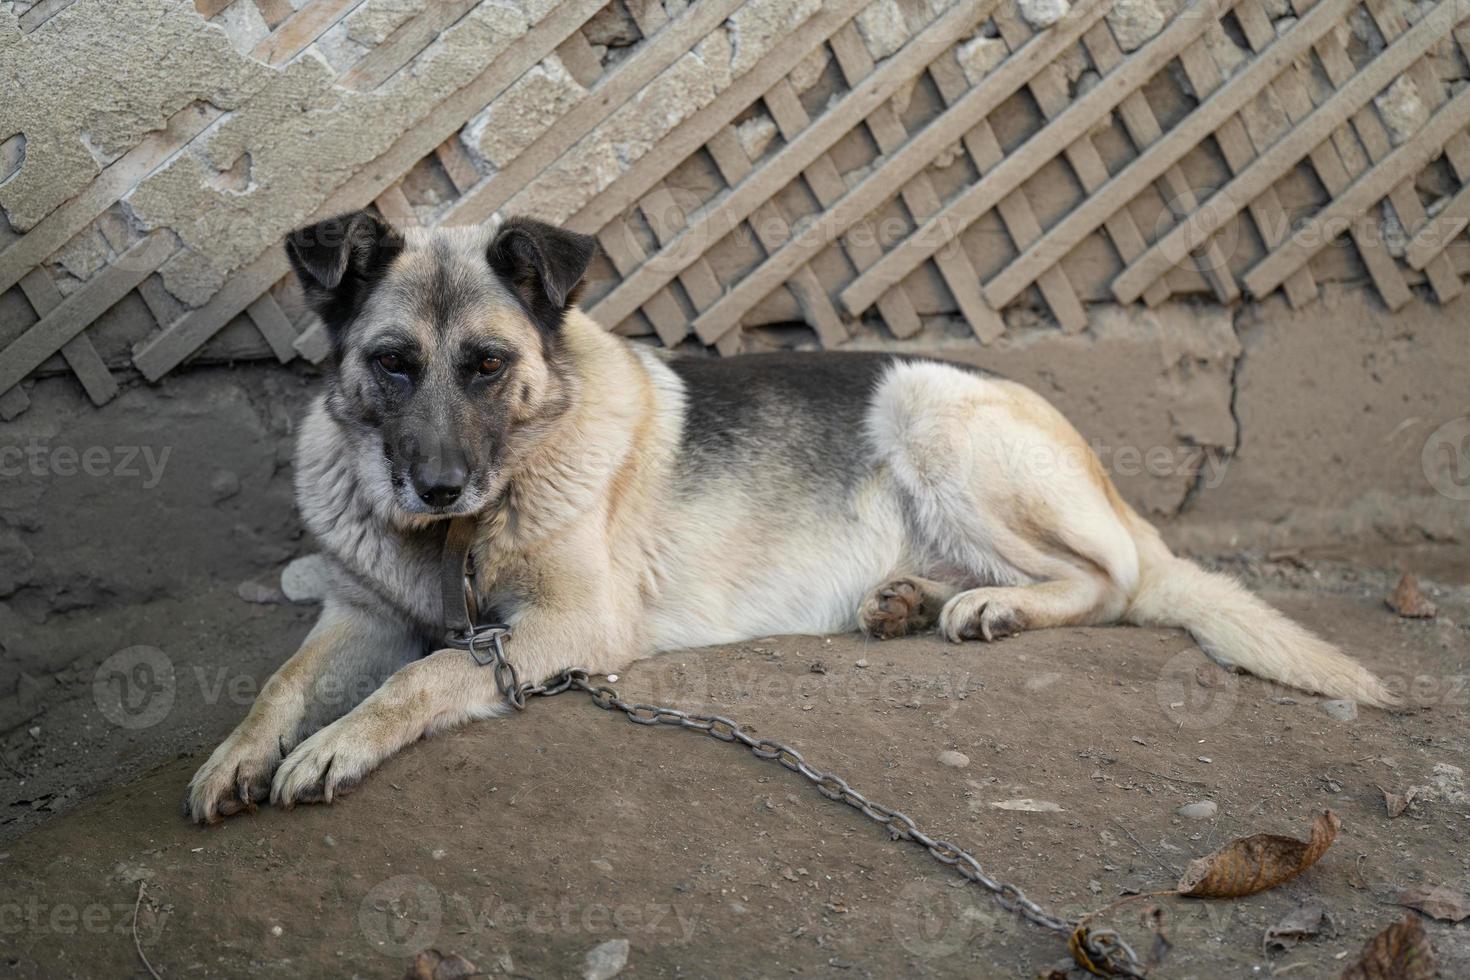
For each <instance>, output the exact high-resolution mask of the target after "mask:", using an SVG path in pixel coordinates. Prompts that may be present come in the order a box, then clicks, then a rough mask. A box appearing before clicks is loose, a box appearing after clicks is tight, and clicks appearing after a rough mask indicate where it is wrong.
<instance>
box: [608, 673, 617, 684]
mask: <svg viewBox="0 0 1470 980" xmlns="http://www.w3.org/2000/svg"><path fill="white" fill-rule="evenodd" d="M607 682H608V683H609V684H616V683H617V682H618V675H617V674H608V675H607Z"/></svg>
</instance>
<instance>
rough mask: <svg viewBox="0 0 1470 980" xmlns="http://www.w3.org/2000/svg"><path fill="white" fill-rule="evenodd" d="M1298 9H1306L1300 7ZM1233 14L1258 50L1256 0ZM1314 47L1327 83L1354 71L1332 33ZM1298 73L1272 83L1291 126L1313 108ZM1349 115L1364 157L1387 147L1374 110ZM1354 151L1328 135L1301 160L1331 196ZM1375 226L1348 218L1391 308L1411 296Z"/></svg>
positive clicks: (1347, 179) (1260, 26)
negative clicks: (1349, 151) (1309, 164)
mask: <svg viewBox="0 0 1470 980" xmlns="http://www.w3.org/2000/svg"><path fill="white" fill-rule="evenodd" d="M1303 9H1304V10H1305V9H1306V6H1305V5H1304V6H1303ZM1236 13H1237V15H1238V18H1237V19H1238V20H1239V21H1240V24H1241V27H1242V29H1243V30H1244V31H1245V35H1246V40H1247V42H1248V43H1249V44H1250V45H1251V47H1252V48H1255V49H1257V50H1259V49H1260V48H1262V47H1264V46H1265V45H1266V44H1268V43H1269V41H1270V39H1271V38H1273V37H1275V28H1274V27H1273V25H1272V24H1271V20H1270V18H1268V17H1267V16H1266V13H1265V11H1264V10H1262V9H1261V7H1260V6H1259V0H1244V2H1243V3H1242V4H1241V5H1240V7H1238V8H1237V10H1236ZM1315 49H1316V51H1317V55H1318V57H1319V59H1320V60H1321V61H1322V63H1323V65H1324V66H1328V67H1327V77H1328V79H1329V80H1330V81H1331V82H1332V84H1333V85H1335V86H1339V87H1340V86H1342V85H1345V84H1347V82H1348V80H1349V79H1351V78H1352V76H1353V74H1354V71H1355V69H1354V67H1353V64H1352V62H1351V61H1349V60H1348V57H1347V52H1346V51H1344V50H1343V49H1342V46H1341V45H1339V44H1338V41H1337V35H1336V33H1335V32H1334V33H1329V34H1328V35H1327V36H1325V37H1323V38H1322V39H1321V40H1320V41H1318V42H1317V44H1316V45H1315ZM1302 71H1303V69H1302V66H1301V65H1300V64H1297V65H1293V66H1292V67H1291V68H1290V69H1288V70H1287V71H1285V72H1284V73H1282V75H1281V78H1279V79H1278V80H1277V82H1276V85H1275V92H1276V94H1277V95H1278V97H1279V98H1280V100H1281V103H1282V107H1283V108H1284V109H1285V110H1286V115H1287V119H1288V120H1290V122H1291V124H1292V125H1293V126H1295V125H1297V124H1298V123H1300V122H1301V121H1302V120H1304V119H1305V118H1306V117H1307V116H1308V115H1310V114H1311V112H1312V109H1313V108H1314V107H1313V105H1312V97H1311V95H1310V93H1309V92H1308V90H1307V84H1306V82H1305V81H1304V79H1303V78H1302V77H1301V74H1302ZM1351 118H1352V119H1353V123H1354V126H1355V127H1356V129H1357V131H1358V135H1359V137H1361V138H1362V140H1363V146H1364V147H1367V149H1368V156H1369V159H1370V160H1378V159H1382V157H1383V156H1384V155H1385V154H1386V153H1388V151H1389V139H1388V133H1387V132H1385V131H1384V129H1383V123H1382V122H1380V121H1379V119H1378V114H1377V113H1376V112H1374V111H1373V109H1372V107H1371V106H1364V107H1363V108H1361V109H1359V110H1358V111H1357V112H1355V113H1353V115H1352V117H1351ZM1338 135H1340V136H1341V138H1342V141H1343V142H1346V143H1349V144H1350V143H1351V134H1349V133H1348V132H1347V131H1346V130H1345V129H1343V128H1342V127H1339V128H1338V130H1337V131H1336V132H1335V133H1334V136H1335V137H1336V136H1338ZM1357 155H1358V154H1357V153H1352V154H1345V153H1342V152H1341V151H1340V150H1339V148H1338V146H1337V141H1336V140H1335V139H1334V140H1329V141H1324V142H1323V143H1321V144H1319V145H1318V146H1317V147H1315V148H1314V149H1313V150H1312V151H1311V153H1309V154H1308V155H1307V159H1309V160H1310V161H1311V162H1312V169H1313V170H1315V171H1316V172H1317V177H1318V179H1319V180H1321V181H1322V186H1323V187H1325V188H1327V193H1329V194H1332V195H1334V196H1335V195H1337V194H1340V193H1342V191H1343V189H1344V188H1345V187H1347V185H1348V184H1349V183H1351V181H1352V178H1353V175H1354V172H1355V170H1358V169H1361V168H1355V167H1353V166H1352V163H1351V161H1352V160H1353V159H1354V158H1355V157H1356V156H1357ZM1408 190H1409V196H1411V197H1414V205H1415V208H1414V209H1410V212H1411V213H1417V214H1419V215H1422V214H1423V213H1424V209H1423V207H1422V206H1420V205H1419V201H1418V198H1417V197H1416V196H1415V195H1414V192H1413V189H1412V188H1409V189H1408ZM1400 203H1402V202H1400ZM1378 225H1379V223H1378V221H1377V220H1376V219H1375V218H1373V217H1371V216H1369V215H1359V217H1358V219H1357V220H1356V221H1354V222H1353V227H1352V229H1351V234H1352V238H1353V243H1354V244H1355V245H1356V246H1357V249H1358V254H1359V256H1361V257H1362V260H1363V264H1364V266H1366V267H1367V269H1368V274H1369V276H1371V277H1372V279H1373V283H1374V285H1375V286H1377V287H1378V292H1379V295H1381V296H1382V297H1383V302H1384V304H1385V305H1386V306H1387V307H1388V308H1389V309H1390V310H1396V309H1398V308H1400V307H1401V306H1403V305H1404V304H1405V303H1407V302H1408V301H1409V300H1410V299H1412V298H1413V294H1412V293H1411V292H1409V286H1408V283H1406V282H1404V277H1403V274H1402V273H1401V272H1400V271H1399V267H1398V264H1397V263H1396V262H1394V260H1393V256H1391V255H1389V254H1388V248H1387V247H1386V246H1385V244H1384V241H1383V234H1382V232H1380V231H1379V226H1378ZM1404 227H1405V228H1408V227H1411V225H1410V224H1409V222H1407V221H1405V222H1404ZM1436 278H1437V279H1438V278H1439V277H1436ZM1450 280H1451V281H1452V282H1453V284H1454V287H1455V288H1456V290H1458V287H1459V283H1460V280H1459V278H1458V277H1456V276H1454V274H1453V271H1451V274H1450ZM1447 288H1449V285H1448V284H1447V283H1445V282H1443V281H1441V282H1439V283H1438V285H1437V286H1436V289H1447ZM1451 295H1453V294H1451Z"/></svg>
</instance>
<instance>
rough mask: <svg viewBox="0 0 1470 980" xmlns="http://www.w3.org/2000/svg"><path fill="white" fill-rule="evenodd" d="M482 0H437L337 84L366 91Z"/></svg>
mask: <svg viewBox="0 0 1470 980" xmlns="http://www.w3.org/2000/svg"><path fill="white" fill-rule="evenodd" d="M479 2H480V0H434V2H433V3H431V4H429V5H428V6H427V7H426V8H424V10H423V12H422V13H420V14H418V15H417V16H414V17H411V18H409V19H408V20H407V21H404V22H403V23H402V24H399V25H398V27H397V28H396V29H395V30H394V31H393V33H392V34H389V35H388V36H387V37H386V38H384V39H383V43H382V44H379V45H378V46H377V47H375V48H373V50H372V51H370V52H368V54H367V55H366V56H364V57H363V59H362V60H361V61H359V62H358V63H357V64H355V65H353V66H352V68H351V69H350V70H348V72H347V73H346V74H345V75H343V76H342V77H341V78H340V79H338V81H337V84H338V85H341V86H342V87H343V88H349V89H352V90H353V91H354V92H367V91H370V90H372V89H375V88H377V87H378V86H379V85H382V84H383V83H384V82H386V81H387V80H388V79H390V78H392V77H393V76H394V75H396V74H397V73H398V72H399V71H400V70H401V69H402V68H403V66H404V65H406V64H408V63H409V62H410V61H412V60H413V59H414V58H417V57H418V56H419V54H420V53H421V52H422V51H423V50H424V49H425V48H427V47H428V46H429V45H430V44H432V43H434V40H435V39H436V38H437V37H438V36H439V35H440V34H441V33H443V32H444V30H445V29H447V28H448V27H449V26H450V25H452V24H453V23H454V22H455V21H457V20H459V19H460V18H461V17H463V16H464V15H465V14H467V13H469V12H470V11H471V10H473V9H474V8H475V6H476V5H478V4H479Z"/></svg>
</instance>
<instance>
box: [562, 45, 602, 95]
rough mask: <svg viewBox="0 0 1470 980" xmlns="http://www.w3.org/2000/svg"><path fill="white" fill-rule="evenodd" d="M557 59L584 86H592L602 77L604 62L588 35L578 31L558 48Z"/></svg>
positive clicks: (574, 79) (573, 78)
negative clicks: (595, 50)
mask: <svg viewBox="0 0 1470 980" xmlns="http://www.w3.org/2000/svg"><path fill="white" fill-rule="evenodd" d="M556 57H557V60H558V61H560V62H561V63H562V67H563V68H565V69H566V70H567V74H568V75H571V76H572V80H573V81H575V82H576V83H577V84H578V85H580V86H582V87H583V88H591V87H592V86H593V85H595V84H597V80H598V79H599V78H601V77H602V62H601V61H600V60H598V57H597V54H596V53H595V52H594V51H593V50H592V45H591V44H588V43H587V35H585V34H583V33H582V32H581V31H577V32H575V33H574V34H572V36H571V37H569V38H567V39H566V40H565V41H563V42H562V45H561V47H559V48H557V49H556Z"/></svg>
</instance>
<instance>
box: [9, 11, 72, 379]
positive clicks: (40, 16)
mask: <svg viewBox="0 0 1470 980" xmlns="http://www.w3.org/2000/svg"><path fill="white" fill-rule="evenodd" d="M76 2H77V0H40V2H39V3H37V4H35V5H34V6H33V7H31V9H29V10H27V11H26V12H25V13H23V14H21V15H20V17H19V23H20V30H21V33H22V34H29V33H30V32H31V31H34V30H35V29H36V28H38V27H40V26H41V25H42V24H44V23H46V22H47V21H48V20H50V19H51V18H52V17H55V16H56V15H57V14H59V13H61V12H62V11H63V10H65V9H66V8H67V7H70V6H71V5H72V4H74V3H76ZM12 390H14V389H12Z"/></svg>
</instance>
